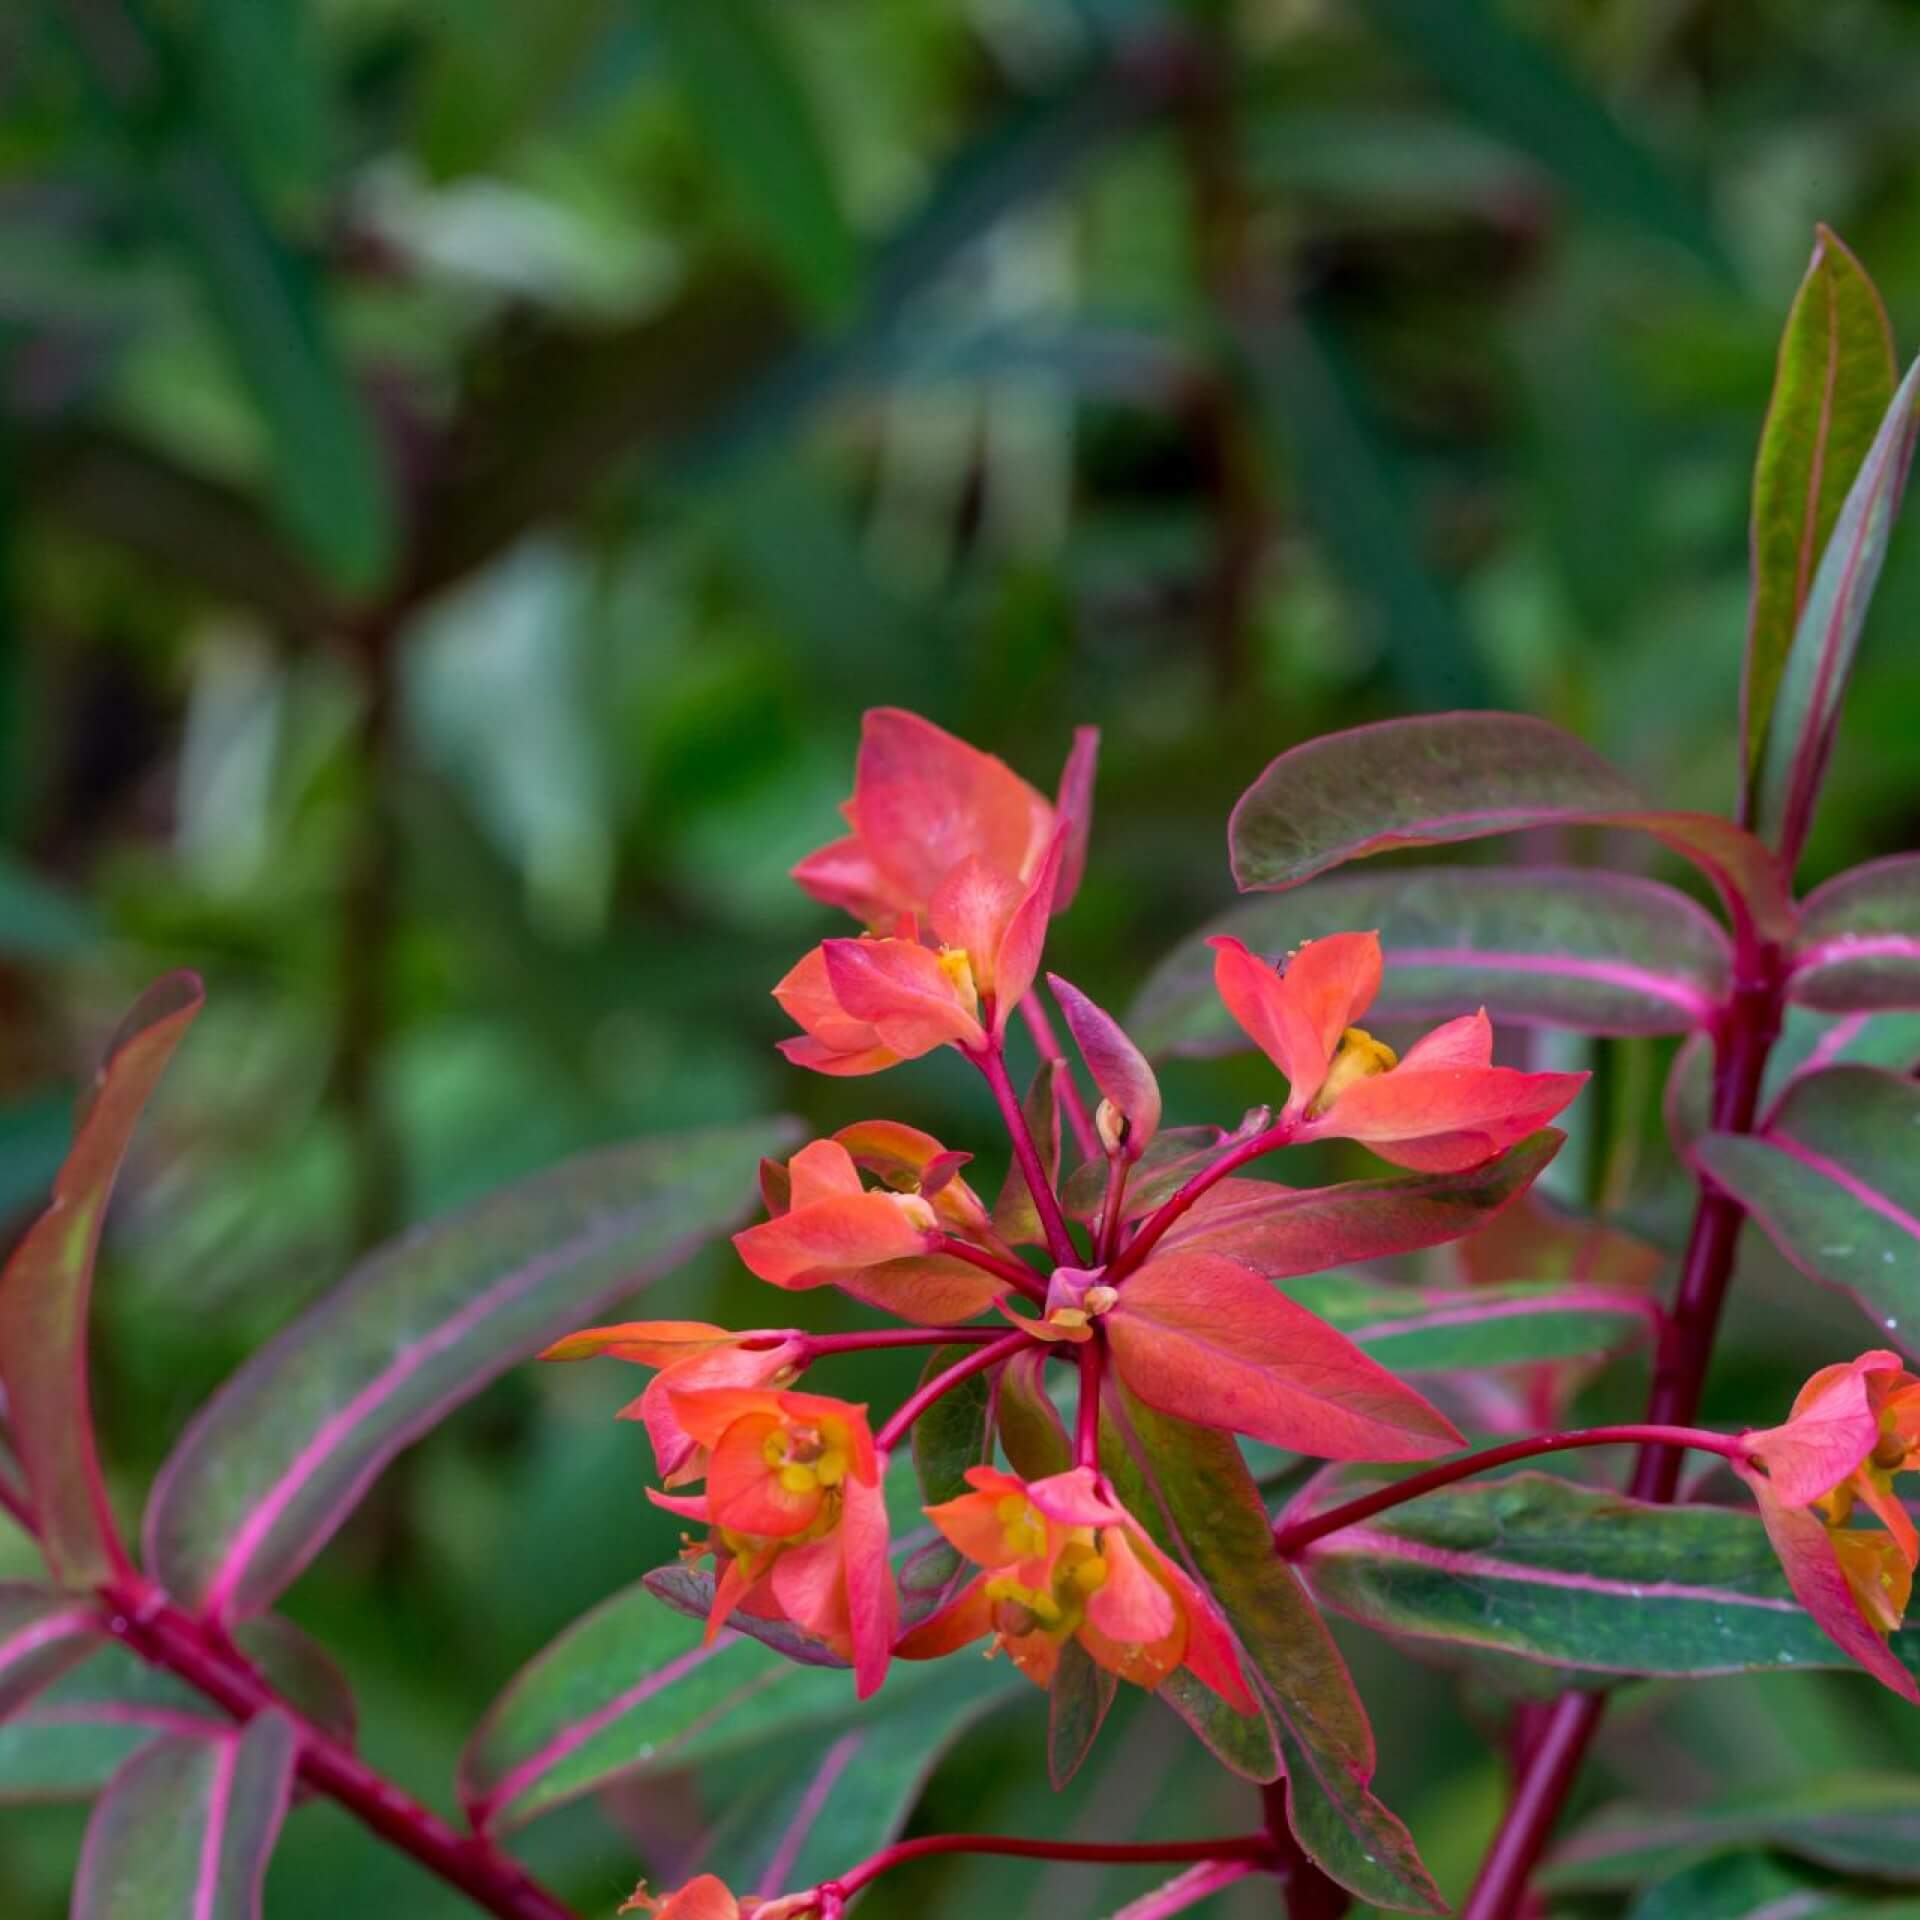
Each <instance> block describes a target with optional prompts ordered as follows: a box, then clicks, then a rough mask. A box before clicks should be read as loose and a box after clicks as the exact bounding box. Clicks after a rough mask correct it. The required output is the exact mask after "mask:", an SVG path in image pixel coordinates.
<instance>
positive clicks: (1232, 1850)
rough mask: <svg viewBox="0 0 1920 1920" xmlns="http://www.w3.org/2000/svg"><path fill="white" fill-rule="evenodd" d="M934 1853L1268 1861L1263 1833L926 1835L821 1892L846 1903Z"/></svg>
mask: <svg viewBox="0 0 1920 1920" xmlns="http://www.w3.org/2000/svg"><path fill="white" fill-rule="evenodd" d="M937 1853H990V1854H999V1855H1002V1856H1007V1857H1010V1858H1013V1859H1016V1860H1083V1861H1089V1862H1092V1863H1093V1864H1095V1865H1097V1866H1109V1867H1130V1866H1165V1865H1167V1864H1169V1863H1173V1862H1179V1861H1189V1860H1270V1859H1271V1858H1272V1857H1273V1842H1272V1841H1271V1840H1270V1839H1269V1838H1268V1837H1267V1835H1265V1834H1264V1833H1236V1834H1231V1835H1227V1836H1224V1837H1222V1838H1221V1839H1218V1840H1150V1841H1143V1842H1138V1843H1135V1842H1109V1841H1094V1840H1022V1839H1017V1838H1015V1837H1014V1836H1013V1835H1012V1834H1004V1833H929V1834H923V1835H922V1836H921V1837H920V1838H919V1839H917V1840H897V1841H895V1842H894V1844H893V1845H892V1846H890V1847H883V1848H882V1849H881V1850H880V1852H878V1853H876V1854H875V1855H873V1857H872V1858H871V1859H868V1860H863V1861H861V1863H860V1864H859V1865H858V1866H857V1867H855V1868H853V1869H852V1871H851V1872H848V1873H844V1874H842V1875H841V1877H840V1878H839V1879H838V1880H829V1881H828V1882H826V1883H825V1884H824V1885H823V1886H822V1887H821V1889H820V1891H821V1892H822V1893H823V1894H828V1895H833V1896H837V1897H838V1898H839V1899H841V1900H847V1899H851V1898H852V1897H853V1895H854V1894H856V1893H858V1892H859V1891H860V1889H861V1888H862V1887H864V1886H866V1885H868V1884H869V1883H870V1882H872V1881H874V1880H877V1879H879V1877H880V1876H881V1875H882V1874H883V1873H886V1872H889V1871H890V1870H891V1869H893V1868H894V1867H898V1866H904V1865H905V1864H906V1863H907V1862H908V1861H909V1860H924V1859H926V1858H927V1856H928V1855H929V1854H937Z"/></svg>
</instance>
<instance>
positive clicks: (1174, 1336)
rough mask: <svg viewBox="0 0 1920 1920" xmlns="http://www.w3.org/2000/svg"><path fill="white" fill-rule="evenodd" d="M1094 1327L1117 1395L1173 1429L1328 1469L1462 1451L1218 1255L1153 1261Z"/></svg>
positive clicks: (1439, 1427)
mask: <svg viewBox="0 0 1920 1920" xmlns="http://www.w3.org/2000/svg"><path fill="white" fill-rule="evenodd" d="M1105 1325H1106V1329H1107V1338H1108V1340H1109V1342H1110V1343H1111V1346H1112V1349H1113V1360H1114V1365H1115V1366H1117V1367H1118V1368H1119V1370H1120V1374H1121V1377H1122V1378H1123V1379H1124V1380H1125V1381H1126V1383H1127V1386H1128V1387H1129V1388H1130V1389H1131V1390H1132V1392H1133V1393H1134V1394H1135V1395H1136V1396H1138V1397H1139V1398H1140V1399H1142V1400H1144V1401H1145V1402H1146V1403H1147V1404H1148V1405H1149V1406H1152V1407H1156V1408H1158V1409H1159V1410H1160V1411H1161V1412H1163V1413H1170V1414H1174V1415H1176V1416H1178V1417H1179V1418H1181V1419H1183V1420H1193V1421H1197V1422H1199V1423H1200V1424H1202V1425H1204V1426H1209V1427H1219V1428H1222V1429H1224V1430H1225V1431H1227V1432H1229V1433H1243V1434H1245V1435H1247V1436H1248V1438H1250V1439H1254V1440H1263V1441H1265V1442H1266V1443H1267V1445H1269V1446H1273V1447H1285V1448H1287V1449H1289V1450H1290V1451H1292V1452H1295V1453H1310V1454H1319V1455H1322V1456H1325V1457H1327V1458H1330V1459H1336V1460H1427V1459H1431V1458H1432V1457H1433V1456H1434V1455H1435V1454H1439V1453H1448V1452H1451V1451H1453V1450H1454V1449H1455V1448H1458V1447H1461V1446H1464V1445H1465V1444H1466V1442H1465V1441H1464V1439H1463V1438H1462V1437H1461V1435H1460V1434H1459V1433H1458V1432H1457V1431H1456V1430H1455V1428H1454V1426H1453V1424H1452V1422H1451V1421H1449V1420H1448V1419H1447V1418H1446V1417H1445V1416H1444V1415H1442V1414H1441V1413H1439V1412H1437V1411H1436V1410H1435V1409H1434V1408H1432V1407H1430V1406H1428V1404H1427V1403H1426V1401H1424V1400H1423V1399H1421V1397H1420V1396H1419V1395H1418V1394H1417V1393H1415V1392H1414V1391H1413V1389H1412V1388H1411V1387H1409V1386H1406V1385H1405V1384H1404V1383H1403V1382H1401V1381H1399V1380H1397V1379H1395V1378H1394V1376H1393V1375H1392V1374H1390V1373H1389V1372H1387V1370H1386V1369H1385V1368H1384V1367H1382V1366H1380V1365H1379V1364H1378V1363H1377V1362H1375V1361H1372V1360H1369V1359H1368V1358H1367V1356H1366V1355H1365V1354H1363V1353H1362V1352H1360V1350H1359V1349H1358V1348H1357V1347H1355V1346H1354V1345H1353V1343H1352V1342H1351V1341H1349V1340H1347V1339H1346V1338H1345V1337H1344V1336H1343V1335H1341V1334H1338V1333H1336V1332H1335V1331H1334V1330H1333V1329H1332V1328H1331V1327H1329V1326H1328V1325H1327V1324H1326V1323H1325V1321H1323V1320H1320V1319H1318V1318H1316V1317H1315V1316H1314V1315H1313V1314H1312V1313H1310V1312H1309V1311H1308V1310H1307V1309H1306V1308H1305V1307H1303V1306H1301V1305H1299V1304H1298V1303H1297V1302H1296V1301H1294V1300H1292V1299H1290V1298H1289V1297H1288V1296H1287V1295H1286V1294H1284V1293H1280V1292H1278V1291H1277V1290H1276V1289H1274V1288H1273V1287H1271V1286H1269V1285H1268V1284H1267V1282H1266V1281H1264V1280H1263V1279H1261V1278H1260V1276H1259V1275H1258V1274H1256V1273H1253V1272H1251V1271H1250V1270H1249V1269H1248V1268H1246V1267H1244V1266H1242V1265H1240V1264H1239V1262H1238V1261H1235V1260H1231V1259H1229V1258H1227V1256H1226V1255H1224V1254H1218V1253H1185V1252H1162V1253H1160V1254H1158V1255H1156V1257H1154V1258H1153V1259H1150V1260H1149V1261H1148V1262H1147V1263H1146V1265H1145V1266H1143V1267H1142V1268H1141V1269H1140V1271H1139V1272H1138V1273H1135V1274H1133V1275H1131V1276H1129V1278H1128V1279H1127V1281H1126V1283H1125V1284H1124V1285H1123V1286H1122V1287H1121V1289H1120V1297H1119V1300H1118V1302H1117V1303H1116V1304H1115V1306H1114V1307H1113V1309H1112V1311H1111V1312H1109V1313H1108V1314H1107V1315H1106V1319H1105Z"/></svg>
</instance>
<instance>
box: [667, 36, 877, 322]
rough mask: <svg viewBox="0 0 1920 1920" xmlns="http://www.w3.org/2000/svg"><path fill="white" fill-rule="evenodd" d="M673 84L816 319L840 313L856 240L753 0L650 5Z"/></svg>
mask: <svg viewBox="0 0 1920 1920" xmlns="http://www.w3.org/2000/svg"><path fill="white" fill-rule="evenodd" d="M649 12H650V14H651V17H652V18H653V20H654V21H655V23H656V24H657V25H658V27H659V30H660V36H661V40H662V43H663V45H664V47H665V49H666V53H667V58H668V61H669V62H670V64H671V66H672V69H673V75H674V79H675V81H676V82H677V84H678V86H679V89H680V91H681V93H682V94H683V95H684V97H685V99H686V102H687V106H688V108H689V109H690V111H691V113H692V115H693V120H694V124H695V125H696V126H697V127H698V128H699V130H700V133H701V135H702V137H703V139H704V140H705V143H706V147H707V151H708V152H709V154H711V156H712V158H713V162H714V165H715V166H716V167H717V168H718V169H719V170H720V172H721V174H722V175H723V176H724V177H725V178H726V179H727V181H728V182H729V184H730V185H731V186H732V188H733V190H734V195H735V197H736V199H737V200H738V201H739V203H740V205H741V207H742V209H743V210H744V211H745V212H746V214H747V216H748V218H749V219H750V220H751V221H752V223H753V225H754V227H755V228H756V229H757V230H758V232H759V234H760V237H761V239H762V240H763V241H765V243H766V245H767V246H768V248H769V249H770V250H771V251H772V253H773V255H774V257H775V258H776V259H777V260H778V261H779V263H780V266H781V269H782V271H783V272H784V273H785V275H786V277H787V279H788V281H789V283H790V284H791V285H792V287H793V289H794V291H795V292H796V293H798V294H799V295H800V296H801V298H803V299H804V300H805V301H806V302H807V304H808V305H809V306H810V307H811V308H813V310H814V311H815V312H816V313H819V314H822V315H826V316H829V317H831V316H837V315H840V314H843V313H844V312H845V311H846V309H847V308H848V307H849V306H850V305H851V303H852V301H853V298H854V295H855V293H856V292H857V290H858V284H859V279H860V266H861V262H860V243H859V240H858V238H857V237H856V236H855V234H854V232H853V229H852V227H851V226H850V225H849V224H848V222H847V216H846V213H845V211H844V209H843V208H842V206H841V204H840V195H839V190H838V188H837V187H836V185H835V184H834V178H833V167H832V162H831V157H830V155H829V153H828V151H827V147H826V143H825V141H824V139H823V138H822V135H821V130H820V127H819V125H818V122H817V120H816V118H815V115H814V112H813V109H812V105H811V103H810V102H809V101H808V99H807V96H806V92H805V90H804V88H803V87H802V85H801V80H800V76H799V75H798V74H797V73H796V72H795V71H794V68H793V63H792V61H791V59H790V58H789V56H788V54H787V50H786V49H785V48H784V47H783V46H782V45H781V42H780V36H779V34H778V33H777V32H776V31H775V23H774V22H773V21H772V20H771V19H769V18H768V17H767V15H766V13H765V12H764V11H763V9H762V8H761V6H760V5H759V3H758V0H653V4H652V6H651V8H650V9H649Z"/></svg>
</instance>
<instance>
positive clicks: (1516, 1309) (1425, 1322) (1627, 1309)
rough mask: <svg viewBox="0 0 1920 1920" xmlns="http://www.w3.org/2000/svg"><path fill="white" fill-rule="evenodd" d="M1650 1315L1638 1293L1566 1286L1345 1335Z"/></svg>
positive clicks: (1379, 1336)
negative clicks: (1553, 1316)
mask: <svg viewBox="0 0 1920 1920" xmlns="http://www.w3.org/2000/svg"><path fill="white" fill-rule="evenodd" d="M1653 1312H1654V1309H1653V1305H1652V1303H1651V1302H1650V1301H1648V1300H1646V1299H1644V1298H1642V1297H1641V1296H1640V1295H1639V1294H1633V1293H1606V1292H1603V1291H1600V1290H1598V1289H1596V1290H1594V1291H1591V1292H1585V1291H1582V1290H1581V1289H1579V1288H1575V1287H1569V1288H1567V1289H1566V1290H1565V1291H1564V1292H1560V1293H1543V1294H1540V1295H1538V1296H1537V1297H1535V1298H1533V1299H1529V1300H1499V1301H1494V1302H1492V1303H1491V1304H1480V1305H1476V1304H1475V1303H1474V1300H1473V1296H1472V1295H1471V1294H1468V1295H1466V1296H1465V1297H1463V1298H1462V1300H1461V1302H1460V1304H1459V1305H1457V1306H1454V1307H1448V1308H1442V1309H1440V1310H1439V1311H1430V1312H1426V1313H1414V1314H1410V1315H1409V1316H1408V1317H1407V1318H1405V1319H1403V1320H1379V1321H1375V1322H1374V1324H1373V1325H1372V1326H1367V1327H1349V1328H1347V1330H1346V1335H1347V1338H1348V1339H1349V1340H1352V1341H1355V1342H1360V1341H1366V1340H1385V1339H1391V1338H1393V1337H1395V1336H1396V1335H1402V1334H1412V1333H1419V1332H1423V1331H1424V1330H1425V1329H1426V1328H1428V1327H1457V1326H1466V1325H1469V1324H1471V1323H1473V1322H1476V1321H1486V1320H1520V1319H1531V1318H1532V1317H1533V1316H1534V1315H1536V1314H1543V1313H1618V1314H1621V1315H1628V1314H1631V1315H1633V1316H1635V1317H1636V1318H1638V1319H1642V1320H1650V1319H1652V1317H1653Z"/></svg>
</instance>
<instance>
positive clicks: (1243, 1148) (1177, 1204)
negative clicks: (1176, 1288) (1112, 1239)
mask: <svg viewBox="0 0 1920 1920" xmlns="http://www.w3.org/2000/svg"><path fill="white" fill-rule="evenodd" d="M1293 1126H1294V1123H1293V1122H1292V1121H1291V1120H1290V1119H1286V1118H1284V1117H1283V1118H1281V1119H1279V1120H1276V1121H1275V1122H1274V1123H1273V1125H1272V1126H1270V1127H1268V1128H1267V1130H1266V1131H1265V1132H1264V1133H1256V1134H1253V1135H1252V1136H1250V1137H1249V1138H1248V1139H1245V1140H1242V1141H1241V1142H1240V1144H1239V1145H1238V1146H1237V1147H1229V1148H1228V1149H1227V1151H1226V1152H1225V1153H1223V1154H1222V1155H1221V1156H1220V1158H1219V1159H1218V1160H1216V1161H1214V1162H1213V1163H1212V1165H1210V1166H1206V1167H1202V1168H1201V1169H1200V1171H1199V1172H1198V1173H1196V1174H1195V1175H1194V1176H1193V1178H1192V1179H1191V1180H1189V1181H1188V1182H1187V1184H1186V1185H1185V1186H1184V1187H1182V1188H1181V1189H1180V1190H1179V1192H1178V1193H1174V1194H1170V1195H1169V1196H1168V1197H1167V1198H1166V1199H1165V1200H1163V1201H1162V1202H1161V1203H1160V1205H1159V1206H1158V1207H1157V1208H1155V1210H1154V1211H1153V1212H1152V1213H1150V1214H1148V1215H1147V1217H1146V1219H1144V1220H1143V1221H1142V1222H1141V1223H1140V1228H1139V1231H1138V1232H1137V1233H1135V1234H1134V1236H1133V1238H1132V1239H1131V1240H1129V1241H1128V1242H1127V1244H1126V1246H1125V1247H1124V1248H1123V1249H1122V1251H1121V1252H1120V1253H1119V1254H1117V1255H1116V1256H1115V1258H1114V1260H1113V1263H1112V1265H1111V1266H1109V1267H1108V1269H1107V1278H1108V1279H1109V1280H1110V1281H1112V1282H1114V1284H1116V1285H1118V1283H1119V1282H1120V1281H1122V1280H1124V1279H1125V1278H1126V1277H1127V1275H1128V1274H1130V1273H1132V1272H1133V1271H1134V1269H1135V1268H1136V1267H1138V1266H1139V1265H1140V1263H1141V1262H1142V1261H1143V1260H1144V1259H1145V1258H1146V1257H1147V1255H1148V1254H1149V1253H1151V1252H1152V1251H1153V1249H1154V1246H1155V1243H1156V1242H1157V1241H1158V1240H1159V1238H1160V1236H1161V1235H1162V1234H1163V1233H1165V1232H1166V1230H1167V1229H1168V1228H1169V1227H1170V1226H1172V1225H1173V1223H1174V1222H1175V1221H1176V1220H1178V1219H1179V1218H1180V1216H1181V1215H1182V1214H1183V1213H1185V1212H1186V1210H1187V1209H1188V1208H1189V1207H1190V1206H1192V1205H1193V1203H1194V1202H1195V1201H1196V1200H1198V1199H1199V1198H1200V1196H1201V1195H1202V1194H1203V1193H1205V1192H1206V1191H1207V1190H1208V1188H1210V1187H1213V1186H1217V1185H1218V1184H1219V1182H1221V1181H1222V1180H1224V1179H1225V1178H1226V1177H1227V1175H1228V1174H1230V1173H1232V1172H1233V1171H1234V1169H1235V1168H1236V1167H1244V1166H1245V1165H1246V1164H1247V1162H1248V1161H1249V1160H1258V1159H1259V1158H1260V1156H1261V1155H1262V1154H1265V1153H1273V1152H1276V1151H1277V1150H1278V1149H1279V1148H1281V1147H1284V1146H1286V1145H1288V1144H1289V1143H1290V1142H1291V1141H1292V1139H1293Z"/></svg>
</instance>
